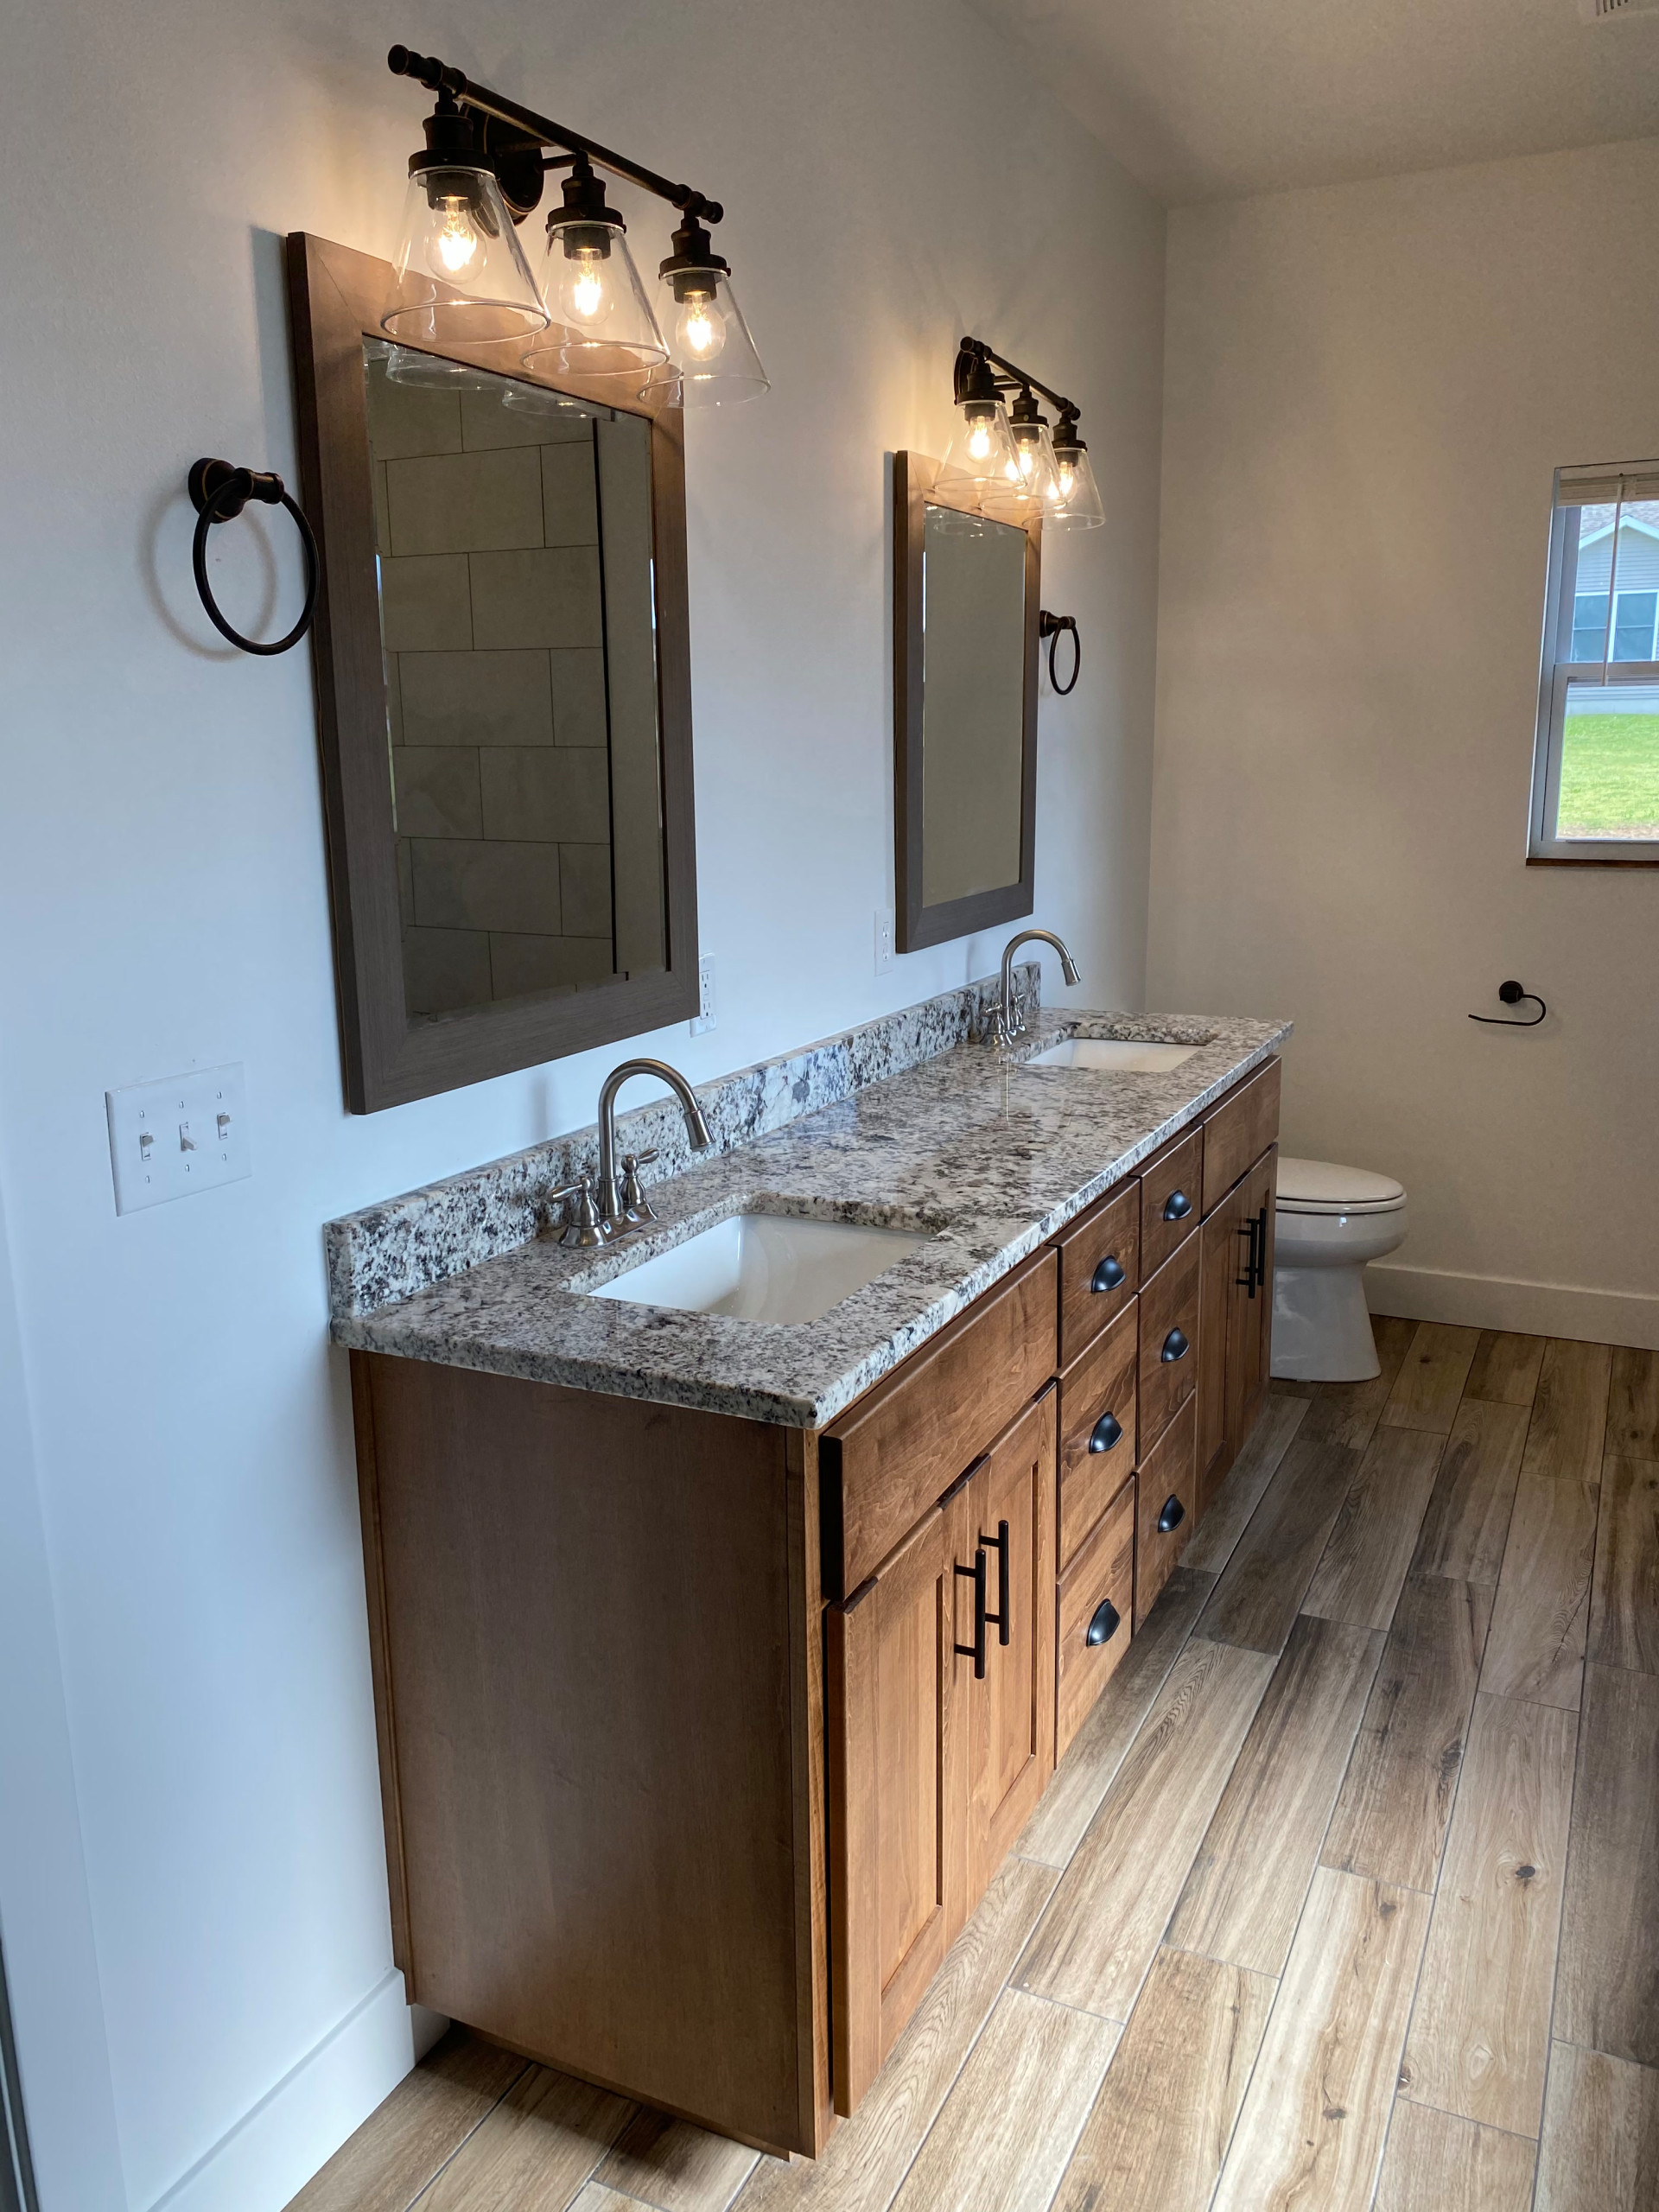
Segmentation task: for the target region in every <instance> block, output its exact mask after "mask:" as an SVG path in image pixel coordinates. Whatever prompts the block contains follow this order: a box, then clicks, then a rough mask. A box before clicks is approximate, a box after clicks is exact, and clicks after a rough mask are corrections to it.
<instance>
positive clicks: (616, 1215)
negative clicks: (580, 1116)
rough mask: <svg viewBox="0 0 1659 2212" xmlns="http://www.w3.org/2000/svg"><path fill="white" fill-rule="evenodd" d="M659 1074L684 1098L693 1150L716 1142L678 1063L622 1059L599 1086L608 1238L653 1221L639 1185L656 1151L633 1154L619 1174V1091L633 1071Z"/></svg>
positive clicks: (602, 1209) (603, 1222) (602, 1219)
mask: <svg viewBox="0 0 1659 2212" xmlns="http://www.w3.org/2000/svg"><path fill="white" fill-rule="evenodd" d="M633 1075H650V1076H655V1077H657V1079H658V1082H659V1083H665V1084H667V1085H668V1087H669V1089H670V1090H671V1091H672V1092H673V1093H674V1096H675V1097H676V1098H677V1099H678V1101H679V1103H680V1112H681V1113H682V1114H683V1116H684V1117H685V1133H686V1135H687V1136H689V1137H690V1140H691V1149H692V1150H693V1151H694V1152H704V1151H706V1150H707V1149H708V1147H709V1144H710V1143H711V1142H712V1141H713V1140H712V1139H711V1138H710V1136H709V1124H708V1123H707V1122H705V1121H704V1120H703V1118H702V1107H701V1106H699V1105H698V1103H697V1102H696V1098H695V1097H694V1096H692V1093H691V1086H690V1084H689V1083H688V1082H687V1081H686V1079H685V1077H683V1075H682V1074H681V1073H680V1071H679V1070H678V1069H677V1068H671V1067H670V1065H668V1062H667V1061H666V1060H624V1061H623V1062H622V1064H621V1065H620V1067H614V1068H613V1069H612V1070H611V1071H610V1073H609V1075H607V1077H606V1078H605V1080H604V1082H603V1084H601V1086H600V1093H599V1224H598V1227H599V1233H600V1237H601V1239H602V1240H603V1241H604V1242H606V1243H609V1242H610V1240H611V1239H612V1238H613V1237H615V1236H626V1234H627V1232H628V1231H629V1230H631V1229H639V1228H642V1227H643V1226H644V1225H645V1223H646V1222H648V1221H654V1220H655V1219H656V1216H655V1215H654V1214H653V1213H652V1210H651V1204H650V1201H649V1200H648V1199H647V1198H646V1197H645V1192H643V1190H641V1188H640V1186H639V1169H640V1168H641V1167H642V1166H644V1165H645V1162H646V1161H647V1160H654V1159H655V1158H656V1156H657V1155H656V1154H655V1153H652V1152H645V1153H641V1154H639V1156H638V1157H637V1158H636V1157H635V1155H634V1154H632V1153H629V1154H627V1155H626V1157H625V1159H624V1160H623V1162H622V1166H623V1170H624V1173H623V1175H622V1177H621V1179H620V1180H619V1179H618V1176H617V1173H616V1094H617V1092H618V1091H619V1090H621V1088H622V1086H623V1084H625V1083H626V1081H627V1079H628V1077H630V1076H633Z"/></svg>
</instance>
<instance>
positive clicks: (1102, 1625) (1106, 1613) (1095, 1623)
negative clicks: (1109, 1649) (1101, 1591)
mask: <svg viewBox="0 0 1659 2212" xmlns="http://www.w3.org/2000/svg"><path fill="white" fill-rule="evenodd" d="M1122 1618H1123V1616H1122V1613H1120V1612H1119V1611H1118V1610H1117V1607H1116V1605H1114V1604H1113V1603H1112V1601H1111V1599H1109V1598H1103V1599H1101V1601H1100V1603H1099V1604H1098V1605H1096V1607H1095V1610H1094V1614H1093V1616H1092V1618H1090V1623H1089V1625H1088V1627H1087V1628H1086V1629H1085V1630H1084V1636H1083V1640H1084V1643H1089V1644H1095V1643H1110V1642H1111V1640H1112V1638H1113V1637H1115V1636H1116V1634H1117V1628H1118V1623H1119V1622H1120V1621H1121V1620H1122Z"/></svg>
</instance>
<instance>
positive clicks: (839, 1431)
mask: <svg viewBox="0 0 1659 2212" xmlns="http://www.w3.org/2000/svg"><path fill="white" fill-rule="evenodd" d="M1057 1270H1058V1261H1057V1259H1056V1257H1055V1255H1054V1254H1053V1253H1052V1251H1045V1252H1040V1253H1039V1254H1038V1255H1037V1256H1036V1257H1035V1258H1034V1259H1031V1260H1027V1262H1025V1264H1024V1266H1023V1267H1020V1268H1015V1269H1014V1273H1013V1274H1011V1275H1008V1276H1007V1277H1005V1279H1004V1280H1003V1281H1001V1282H1000V1283H999V1284H998V1285H997V1287H996V1288H995V1290H991V1291H988V1292H987V1293H986V1294H985V1296H984V1297H983V1298H982V1299H980V1300H978V1301H977V1302H976V1304H975V1305H974V1306H971V1307H970V1308H969V1311H968V1312H967V1313H963V1314H962V1315H960V1316H959V1317H958V1319H956V1320H954V1321H952V1322H951V1323H950V1325H949V1326H948V1327H946V1328H944V1329H941V1330H940V1332H939V1333H938V1336H937V1337H935V1338H932V1339H931V1342H929V1343H927V1344H924V1345H923V1346H922V1348H921V1350H920V1351H917V1352H913V1353H912V1355H911V1357H910V1358H908V1359H907V1360H906V1362H905V1363H904V1365H903V1366H902V1367H899V1368H896V1369H895V1370H893V1373H892V1374H891V1375H889V1376H887V1377H885V1379H884V1380H883V1381H881V1382H880V1383H877V1384H876V1385H875V1387H874V1389H872V1390H868V1391H867V1392H866V1393H865V1395H864V1396H863V1397H861V1399H860V1400H859V1402H858V1403H857V1404H856V1405H855V1406H853V1407H850V1408H849V1409H848V1411H847V1412H846V1413H844V1414H842V1416H841V1418H840V1419H839V1420H838V1421H834V1422H832V1423H831V1424H830V1426H829V1428H827V1429H826V1430H825V1431H824V1433H823V1441H822V1443H821V1444H820V1446H819V1452H818V1467H819V1475H820V1483H821V1489H822V1497H823V1582H824V1594H825V1595H826V1597H830V1598H840V1597H843V1596H844V1595H845V1594H846V1593H847V1592H849V1591H852V1590H855V1589H856V1588H857V1587H858V1586H859V1584H860V1583H861V1582H862V1581H863V1580H865V1579H866V1577H867V1576H868V1575H870V1574H873V1573H874V1572H875V1570H876V1568H877V1567H879V1566H880V1564H881V1561H882V1560H884V1559H885V1558H886V1557H887V1554H888V1553H889V1552H890V1551H891V1550H892V1549H893V1546H894V1545H895V1544H897V1543H899V1541H901V1540H902V1539H903V1538H904V1537H905V1536H906V1535H908V1534H909V1532H910V1530H911V1529H912V1528H914V1526H915V1525H916V1522H918V1520H919V1519H920V1518H921V1516H922V1515H923V1514H924V1513H925V1512H926V1510H928V1508H929V1507H930V1506H931V1505H932V1504H933V1503H935V1501H936V1500H937V1499H938V1498H941V1497H944V1493H945V1491H948V1490H949V1489H950V1485H951V1484H952V1483H953V1482H955V1481H956V1479H957V1477H958V1476H959V1475H960V1474H962V1473H963V1471H964V1470H965V1469H966V1468H968V1467H969V1466H970V1465H972V1464H973V1462H974V1461H975V1460H976V1459H977V1458H978V1457H979V1455H980V1453H981V1452H983V1451H985V1450H986V1449H987V1448H988V1446H989V1445H990V1444H991V1443H992V1442H993V1441H994V1440H995V1438H996V1437H997V1436H998V1435H999V1434H1000V1433H1001V1431H1002V1430H1003V1429H1004V1428H1006V1427H1007V1425H1008V1423H1009V1421H1012V1420H1013V1419H1014V1415H1015V1414H1017V1413H1018V1412H1019V1410H1020V1407H1021V1406H1023V1405H1025V1404H1026V1403H1027V1401H1028V1400H1030V1399H1032V1398H1034V1397H1035V1396H1036V1395H1037V1393H1038V1392H1039V1390H1040V1389H1042V1387H1043V1385H1044V1383H1046V1382H1047V1380H1048V1378H1049V1377H1050V1376H1051V1375H1052V1374H1053V1372H1054V1365H1055V1361H1054V1338H1055V1308H1056V1303H1057V1300H1056V1296H1055V1288H1054V1283H1055V1276H1056V1273H1057Z"/></svg>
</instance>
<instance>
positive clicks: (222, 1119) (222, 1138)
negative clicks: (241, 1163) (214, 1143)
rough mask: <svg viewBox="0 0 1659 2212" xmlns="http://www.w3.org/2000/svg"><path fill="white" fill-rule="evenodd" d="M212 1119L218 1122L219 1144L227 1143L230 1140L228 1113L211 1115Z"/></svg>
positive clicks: (229, 1118)
mask: <svg viewBox="0 0 1659 2212" xmlns="http://www.w3.org/2000/svg"><path fill="white" fill-rule="evenodd" d="M213 1119H214V1120H215V1122H217V1123H218V1124H219V1142H220V1144H228V1143H229V1142H230V1136H231V1117H230V1116H229V1115H228V1114H216V1115H215V1116H213Z"/></svg>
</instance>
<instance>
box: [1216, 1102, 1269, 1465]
mask: <svg viewBox="0 0 1659 2212" xmlns="http://www.w3.org/2000/svg"><path fill="white" fill-rule="evenodd" d="M1278 1160H1279V1150H1278V1147H1277V1146H1276V1145H1270V1146H1269V1147H1268V1150H1267V1152H1266V1153H1265V1154H1263V1155H1262V1158H1261V1159H1260V1160H1257V1161H1256V1163H1255V1166H1254V1167H1253V1168H1251V1170H1250V1172H1249V1174H1248V1175H1247V1176H1246V1177H1245V1178H1244V1179H1243V1182H1242V1183H1241V1184H1240V1185H1239V1186H1238V1189H1237V1191H1236V1192H1235V1194H1234V1197H1233V1199H1232V1200H1231V1201H1230V1204H1231V1205H1233V1206H1235V1207H1236V1212H1237V1224H1236V1231H1235V1241H1236V1246H1237V1249H1238V1250H1239V1251H1240V1253H1241V1254H1242V1255H1243V1259H1242V1262H1241V1264H1240V1265H1239V1267H1238V1268H1237V1269H1236V1279H1235V1281H1234V1283H1233V1286H1232V1302H1231V1305H1230V1309H1229V1312H1228V1317H1227V1355H1226V1356H1227V1393H1226V1396H1227V1426H1226V1443H1227V1460H1228V1464H1229V1465H1231V1463H1232V1461H1233V1459H1234V1458H1235V1457H1236V1454H1237V1452H1238V1447H1239V1446H1240V1445H1241V1444H1243V1441H1244V1439H1245V1438H1246V1437H1247V1436H1248V1435H1249V1433H1250V1430H1251V1428H1252V1427H1253V1426H1254V1425H1255V1417H1256V1414H1258V1413H1259V1412H1260V1411H1261V1408H1262V1395H1263V1393H1264V1392H1265V1391H1266V1389H1267V1387H1268V1361H1269V1354H1270V1349H1271V1342H1272V1332H1273V1270H1272V1268H1271V1266H1270V1264H1269V1262H1270V1259H1271V1255H1272V1250H1273V1229H1274V1181H1275V1175H1276V1171H1277V1166H1278ZM1252 1263H1253V1264H1252Z"/></svg>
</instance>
